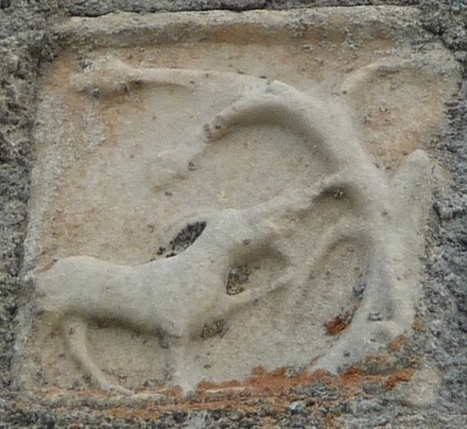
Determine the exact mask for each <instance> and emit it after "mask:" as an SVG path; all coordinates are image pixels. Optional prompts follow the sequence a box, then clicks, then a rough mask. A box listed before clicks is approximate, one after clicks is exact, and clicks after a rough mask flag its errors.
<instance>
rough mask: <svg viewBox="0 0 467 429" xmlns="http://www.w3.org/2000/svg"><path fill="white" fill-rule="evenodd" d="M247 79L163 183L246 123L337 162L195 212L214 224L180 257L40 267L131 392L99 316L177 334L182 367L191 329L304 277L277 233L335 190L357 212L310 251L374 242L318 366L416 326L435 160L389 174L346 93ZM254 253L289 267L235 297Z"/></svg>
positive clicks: (146, 74) (137, 79)
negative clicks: (352, 309)
mask: <svg viewBox="0 0 467 429" xmlns="http://www.w3.org/2000/svg"><path fill="white" fill-rule="evenodd" d="M113 70H114V72H115V73H116V74H117V77H118V79H119V80H120V81H123V82H125V83H126V84H127V85H130V86H131V85H133V84H135V83H137V84H138V85H141V84H154V85H159V84H171V85H187V86H189V84H188V82H191V81H197V80H200V79H201V76H202V75H204V74H205V72H197V71H186V70H185V71H184V70H177V71H176V72H174V73H175V74H171V72H170V73H169V72H168V71H167V70H158V69H148V70H145V71H141V70H138V71H136V70H135V69H132V68H131V67H129V66H126V65H123V64H122V63H116V64H114V66H113ZM212 74H215V73H212ZM90 76H91V78H92V74H90ZM87 78H88V79H89V76H88V77H87ZM237 78H238V79H242V78H243V77H237ZM116 79H117V78H116ZM118 79H117V80H118ZM245 79H249V81H248V82H250V81H251V84H252V87H253V90H252V91H249V92H247V93H246V94H245V95H242V96H241V97H240V98H239V99H238V100H237V101H235V102H233V103H232V104H231V105H230V106H228V107H226V108H225V109H224V110H223V111H221V112H220V113H219V114H218V115H217V116H216V117H215V118H214V119H213V120H211V121H210V122H209V123H208V124H206V125H205V126H204V127H203V128H202V129H201V130H200V132H199V133H200V134H199V135H200V136H201V138H199V139H198V140H197V143H196V144H194V145H193V146H192V147H191V150H190V151H188V152H187V153H184V152H181V151H180V150H178V149H177V148H176V149H174V150H173V151H165V152H164V154H163V156H162V157H161V163H162V164H163V163H164V160H165V159H170V168H169V169H163V168H159V169H156V170H157V171H159V173H160V174H161V176H160V177H159V176H158V179H157V180H158V182H160V183H163V182H164V181H165V182H169V181H170V180H173V178H174V177H175V176H178V177H180V178H183V176H184V172H185V171H186V170H187V166H188V164H189V163H190V162H191V160H193V159H194V158H195V157H197V156H202V154H203V152H204V151H205V150H206V148H207V147H208V146H209V144H215V142H216V141H219V140H221V139H222V138H223V137H224V136H226V135H227V134H228V133H231V132H235V130H236V128H237V127H241V126H253V125H265V124H269V125H274V126H278V127H280V128H282V129H284V130H286V131H288V132H290V133H293V134H297V135H300V136H301V137H303V138H304V139H305V140H306V141H307V142H308V143H309V144H310V145H313V149H314V151H315V153H316V154H317V156H320V157H322V158H323V159H326V160H327V162H328V163H329V165H332V169H333V171H332V172H331V173H330V175H329V176H328V177H327V178H324V179H323V180H321V181H318V182H317V183H315V184H311V185H310V186H308V187H307V188H306V189H297V190H295V191H292V192H288V193H286V192H284V195H282V196H278V197H276V198H274V199H271V200H270V201H267V202H264V203H262V204H257V205H254V206H252V207H250V208H247V209H243V210H234V209H229V210H221V211H218V212H214V213H210V214H208V215H205V216H197V217H196V218H194V219H192V220H191V221H192V222H194V221H196V222H198V223H203V224H205V228H204V230H203V231H202V233H201V235H200V236H199V237H198V238H197V239H196V241H195V242H194V243H193V244H192V245H191V246H190V247H188V248H187V249H186V250H184V251H183V252H181V253H180V254H178V255H176V256H174V257H172V258H168V259H159V260H155V261H152V262H149V263H146V264H142V265H137V266H123V265H116V264H113V263H110V262H105V261H102V260H99V259H95V258H91V257H86V256H75V257H70V258H66V259H62V260H59V261H58V262H57V263H55V265H53V267H52V268H50V269H49V270H47V271H43V272H39V273H36V274H35V281H36V286H37V290H38V292H39V294H40V296H41V297H40V304H41V306H42V307H43V309H44V311H45V313H46V315H45V316H44V317H47V318H48V319H49V320H50V321H51V322H50V323H52V324H53V325H57V326H58V325H60V326H62V333H63V335H64V337H65V339H66V342H67V344H68V347H69V350H70V352H71V355H72V356H73V357H74V359H75V360H76V362H77V363H78V364H79V366H80V367H81V369H82V370H83V371H85V372H87V373H89V374H90V375H91V378H92V380H93V381H94V382H95V383H97V384H98V386H99V387H100V388H102V389H104V390H114V391H118V392H122V393H131V392H130V391H128V390H127V389H125V388H123V387H122V386H119V385H115V384H112V383H111V382H110V381H108V380H107V378H106V377H105V375H104V374H103V372H102V370H101V369H100V368H98V366H97V365H96V364H95V363H94V362H93V360H92V358H91V356H90V354H89V352H88V349H87V345H86V325H87V323H88V322H89V321H92V320H105V321H107V322H109V323H114V324H116V325H119V326H123V327H125V328H128V329H131V330H137V331H139V332H145V333H149V334H153V335H155V336H163V337H165V338H167V339H168V342H169V344H170V348H171V350H173V353H174V362H175V366H176V365H177V353H182V352H183V351H184V350H186V349H187V347H189V341H190V339H191V338H192V337H193V336H199V335H201V331H202V329H203V326H204V325H206V324H210V323H214V322H215V321H217V320H220V319H224V318H226V317H228V316H229V315H231V314H232V313H234V312H235V311H237V310H238V309H241V308H244V307H246V306H249V305H252V304H253V303H254V302H256V301H258V300H260V299H261V298H262V297H264V296H266V295H267V294H270V293H273V292H274V291H276V290H277V289H279V288H284V287H293V285H294V284H296V283H297V282H300V281H302V280H303V279H304V278H306V276H307V275H308V272H307V271H306V269H305V267H303V266H302V265H301V264H300V262H299V261H297V260H294V259H293V258H290V257H289V255H287V254H286V253H284V252H283V251H282V249H281V247H280V245H279V244H278V242H279V241H280V239H281V237H284V236H285V235H287V233H288V232H289V231H290V229H292V228H294V227H295V224H294V217H296V216H300V215H302V214H304V213H311V212H312V211H313V207H314V206H315V204H318V203H319V201H320V199H322V198H325V197H330V198H347V199H349V200H350V201H352V203H353V204H352V213H351V215H352V222H351V223H349V222H342V223H337V224H336V225H334V226H333V227H332V228H330V230H328V231H325V232H323V235H322V239H321V240H320V242H319V243H317V246H316V253H315V254H314V255H310V257H311V258H312V259H313V260H315V261H318V260H319V259H320V258H323V257H324V256H325V255H326V254H327V253H329V252H330V250H331V249H332V248H333V247H334V246H335V245H336V244H337V243H339V242H341V241H345V240H354V241H356V242H358V243H359V244H360V245H361V246H363V247H364V248H365V249H367V250H366V252H367V265H368V270H367V274H366V278H365V282H366V284H367V288H366V290H365V292H364V296H363V300H362V302H361V305H360V306H359V308H358V310H357V311H356V313H355V315H354V317H353V320H352V323H351V325H350V327H349V328H348V329H347V330H346V331H345V332H344V333H343V334H342V335H341V336H340V337H339V339H338V340H337V341H336V342H335V344H334V345H333V346H332V347H331V348H330V349H329V351H328V352H327V353H326V354H325V355H323V356H322V357H321V358H320V359H319V360H318V361H317V362H316V364H315V367H320V368H324V369H327V370H329V371H331V372H336V371H337V370H338V368H339V367H340V366H341V365H343V364H346V363H349V362H354V361H356V360H358V359H361V358H362V357H363V356H364V355H365V354H366V353H368V352H369V351H370V350H372V349H373V348H375V347H378V346H379V345H381V344H384V343H386V342H387V341H390V340H391V339H392V338H394V337H395V336H397V335H400V334H401V333H403V332H404V331H405V330H407V329H408V328H409V326H410V324H411V321H412V319H413V306H412V298H411V296H412V295H411V293H410V292H409V293H408V292H407V291H408V290H409V291H410V290H411V289H414V290H415V289H417V283H418V270H417V268H416V267H411V266H410V265H408V264H407V262H406V260H405V258H406V255H407V254H408V253H410V252H413V245H414V243H417V242H419V239H418V233H419V227H420V225H419V222H420V221H419V219H420V218H421V216H420V213H422V212H423V210H424V208H423V207H418V206H414V205H413V204H412V201H413V199H414V198H415V199H416V200H418V198H417V197H416V195H417V194H420V193H425V194H426V193H427V192H429V185H427V184H426V181H425V179H424V177H425V175H426V172H427V169H428V167H429V162H428V159H427V157H426V155H425V154H424V153H423V152H422V151H415V152H414V153H412V154H411V155H410V156H409V157H407V159H406V161H405V164H404V165H402V166H401V167H400V168H399V170H398V171H397V173H395V174H393V175H392V176H389V175H387V173H385V172H383V171H381V170H380V169H378V168H377V167H376V166H375V165H374V163H373V162H372V160H371V158H370V157H369V156H368V155H367V154H366V153H365V151H364V150H363V148H362V145H361V144H360V137H359V135H358V134H357V133H356V132H355V130H354V127H353V125H352V123H351V120H350V118H349V116H348V115H347V114H346V112H345V109H343V108H342V107H341V106H339V104H338V103H336V102H334V101H331V100H328V101H326V102H324V101H322V100H319V99H315V98H312V97H310V96H308V95H306V94H305V93H303V92H301V91H298V90H296V89H295V88H292V87H290V86H288V85H286V84H284V83H280V82H277V81H274V82H266V81H264V80H261V79H255V78H251V77H245ZM88 83H89V82H88ZM94 84H97V83H95V82H94V83H93V85H94ZM75 85H77V88H78V89H80V88H81V89H83V90H87V89H86V88H88V89H89V85H88V86H86V85H84V84H83V85H81V86H79V85H80V82H79V80H77V82H75ZM117 86H118V87H119V88H120V87H121V85H117ZM109 88H110V89H109ZM109 88H108V87H107V86H106V91H107V92H109V91H112V86H110V87H109ZM161 167H163V165H161ZM156 170H154V171H156ZM161 172H162V173H161ZM180 227H183V225H180ZM255 252H256V253H260V252H275V253H276V254H278V255H279V256H280V258H281V260H282V261H283V263H284V266H285V269H284V272H283V273H282V275H280V276H279V278H278V279H276V280H275V281H273V282H272V283H271V284H264V285H262V286H261V287H255V288H246V290H244V291H242V292H241V293H238V294H235V295H230V294H228V293H226V287H225V284H226V279H227V277H228V274H229V269H230V268H231V267H232V266H235V264H237V263H238V261H240V260H244V259H245V258H248V255H252V254H254V253H255ZM370 315H373V317H370ZM374 315H377V317H375V316H374ZM174 383H175V384H181V385H183V380H177V379H175V380H174Z"/></svg>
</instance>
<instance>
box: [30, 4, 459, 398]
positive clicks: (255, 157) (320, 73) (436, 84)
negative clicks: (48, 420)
mask: <svg viewBox="0 0 467 429" xmlns="http://www.w3.org/2000/svg"><path fill="white" fill-rule="evenodd" d="M370 10H371V13H365V12H363V11H362V10H351V9H349V10H339V11H331V10H315V11H313V12H304V11H301V13H300V16H298V15H297V14H296V13H294V12H284V13H281V12H274V13H272V12H252V13H245V14H241V15H236V14H228V13H224V12H219V13H217V12H213V13H205V14H195V13H186V14H175V15H170V14H167V15H166V14H158V15H154V16H149V17H148V16H146V17H137V18H134V17H133V18H134V21H133V22H132V27H128V26H129V24H128V20H127V18H128V17H127V16H126V14H118V15H110V16H107V17H102V18H94V19H74V20H71V21H69V22H68V23H66V24H64V25H63V26H62V27H60V28H58V29H57V32H59V33H60V34H62V36H63V37H64V38H65V39H67V40H70V41H71V42H70V43H71V46H73V49H71V50H70V51H68V52H64V53H63V54H62V55H61V57H59V58H58V59H57V60H56V61H55V63H54V65H53V66H52V67H51V68H50V70H49V71H48V73H47V76H46V78H45V79H44V82H43V86H42V89H41V92H40V96H39V97H40V107H39V111H38V123H37V126H36V133H35V139H36V141H37V161H36V166H35V170H34V176H33V183H32V187H33V197H32V200H31V204H30V206H31V209H30V213H31V219H30V228H29V235H28V240H27V245H28V249H27V250H28V254H27V258H26V262H25V271H28V272H29V274H28V275H29V276H30V277H31V279H32V281H33V282H34V285H35V288H36V292H37V293H36V295H37V300H36V302H35V303H34V305H32V306H31V323H30V325H28V326H30V328H29V329H30V332H29V341H28V342H27V344H25V345H24V353H23V355H24V356H25V357H24V361H23V362H22V365H23V366H25V367H26V368H29V370H28V371H23V373H26V372H27V373H31V372H34V371H32V369H36V370H37V371H36V373H40V377H36V378H35V379H34V380H32V378H31V377H29V378H28V377H27V376H24V380H23V381H24V382H25V383H27V384H29V385H31V384H34V385H35V386H36V388H37V389H43V390H48V389H51V388H60V389H65V388H70V387H71V388H73V389H75V390H79V389H84V388H87V387H88V386H89V385H90V384H91V385H94V386H97V387H99V388H101V389H103V390H106V391H116V392H120V393H128V394H130V393H132V392H135V391H138V392H141V391H148V390H149V391H158V392H163V391H164V388H166V387H167V386H181V387H182V389H183V390H184V391H189V390H192V389H194V388H196V386H197V384H198V383H199V382H201V381H203V380H206V381H210V382H223V381H228V380H233V379H239V380H242V379H245V378H246V377H248V376H249V375H250V374H251V371H252V370H253V369H254V368H255V367H259V366H261V367H263V368H265V369H266V370H272V369H276V368H279V367H284V366H285V367H291V368H295V369H297V368H300V369H303V368H306V369H307V370H310V371H312V370H314V369H318V368H322V369H325V370H328V371H330V372H333V373H335V372H337V371H338V370H339V369H340V368H342V367H345V366H346V365H350V364H352V363H355V362H358V361H359V360H361V359H363V358H364V357H365V355H367V354H368V353H370V352H373V351H375V350H377V349H378V348H380V347H382V346H384V345H385V344H387V343H388V342H390V341H391V340H393V339H394V338H395V337H397V336H399V335H403V334H405V335H408V334H409V333H410V328H411V324H412V322H413V319H414V314H415V309H414V305H415V303H416V301H417V297H418V296H419V294H420V288H421V287H420V284H421V273H422V263H421V261H420V258H421V257H422V256H423V252H424V227H425V225H426V221H427V214H428V211H429V203H430V193H431V181H432V170H433V168H434V166H433V165H432V164H431V161H430V159H429V157H428V155H427V149H429V142H430V138H431V136H432V134H433V133H434V132H435V131H436V127H437V126H439V125H440V123H441V122H442V121H443V118H444V116H443V102H444V100H445V99H447V98H448V97H449V96H450V95H451V94H452V93H453V92H454V91H455V90H456V88H457V86H456V85H457V82H458V79H459V74H458V69H457V66H456V64H455V62H454V61H453V59H452V58H451V57H450V56H449V54H448V53H447V52H446V51H445V50H444V49H443V48H442V47H441V46H439V45H437V44H435V43H431V44H429V46H428V47H427V46H426V45H424V47H423V48H419V47H417V46H415V47H414V45H415V44H414V43H413V40H412V43H410V40H408V37H407V36H408V34H409V35H410V36H414V35H416V36H417V37H420V38H423V37H428V36H426V35H424V33H423V32H421V30H417V29H413V28H411V27H410V24H409V23H410V13H411V12H410V11H407V10H403V11H402V10H400V9H398V8H389V9H387V10H386V9H384V8H380V9H370ZM299 18H300V19H299ZM343 20H344V21H345V22H346V26H347V27H346V29H347V30H345V29H343V27H342V22H343ZM391 20H392V21H391ZM324 23H325V24H324ZM188 24H189V28H190V31H188V30H187V28H188V27H187V25H188ZM396 24H397V25H396ZM125 26H127V27H128V28H129V29H128V33H125V31H124V30H122V28H123V29H125V28H126V27H125ZM323 26H324V27H323ZM394 26H396V27H397V28H396V30H394ZM117 29H119V30H118V31H117ZM358 29H359V30H358ZM389 29H392V30H389ZM357 30H358V31H357ZM391 31H392V32H391ZM406 33H408V34H406ZM121 34H123V35H124V36H123V35H122V36H120V35H121ZM112 35H114V37H113V38H112V37H111V36H112ZM91 40H95V42H94V43H91ZM99 43H101V44H102V46H100V45H99ZM427 43H428V42H427ZM96 44H97V45H96ZM92 45H94V48H95V49H90V48H89V46H92ZM28 320H29V319H28ZM25 324H27V323H25ZM25 329H27V328H25Z"/></svg>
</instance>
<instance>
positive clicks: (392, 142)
mask: <svg viewBox="0 0 467 429" xmlns="http://www.w3.org/2000/svg"><path fill="white" fill-rule="evenodd" d="M431 55H434V56H435V57H439V58H438V60H439V63H440V64H443V67H442V69H443V70H441V67H440V69H439V70H438V69H436V68H435V67H433V66H432V64H433V62H431V61H430V62H429V64H427V62H426V58H424V57H425V56H426V54H413V55H412V56H411V57H410V58H409V59H401V58H396V57H386V58H382V59H381V60H379V61H377V62H373V63H370V64H368V65H365V66H362V67H360V68H358V69H355V70H353V71H351V72H350V73H348V74H347V75H346V77H345V78H344V80H343V81H342V82H341V84H340V88H339V89H340V90H339V94H340V98H341V99H342V100H343V101H345V103H346V104H347V105H348V106H349V107H350V110H351V111H352V113H353V115H354V120H355V121H356V122H357V123H360V124H361V126H362V128H363V133H364V137H365V139H364V140H365V141H364V146H365V149H366V150H367V152H368V153H370V154H371V155H373V156H375V157H376V158H378V159H380V160H381V161H382V163H383V164H384V165H385V166H386V167H390V168H391V167H394V166H397V165H398V164H399V161H400V159H401V158H402V157H403V156H404V155H407V154H408V153H411V152H413V151H414V150H416V149H418V148H424V147H426V145H427V143H428V139H429V138H430V134H432V133H433V131H434V130H435V129H436V126H437V125H439V123H440V122H441V121H442V119H443V117H444V102H445V100H446V99H448V98H449V97H451V96H452V94H453V92H455V91H456V88H457V82H458V77H459V72H458V65H457V64H456V63H455V61H454V60H452V59H451V58H449V57H447V56H446V54H445V53H444V51H442V50H434V51H433V52H431V53H430V56H431ZM430 65H431V66H430Z"/></svg>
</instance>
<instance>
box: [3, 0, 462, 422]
mask: <svg viewBox="0 0 467 429" xmlns="http://www.w3.org/2000/svg"><path fill="white" fill-rule="evenodd" d="M352 3H353V2H346V4H352ZM401 3H402V2H401ZM280 6H281V7H285V6H286V4H285V3H281V4H280ZM188 7H190V6H187V8H188ZM421 9H422V11H423V15H422V16H421V18H420V20H421V22H422V23H423V25H424V26H425V28H427V29H428V30H429V31H430V32H432V34H433V35H434V37H436V38H440V39H441V40H443V41H444V42H445V44H446V45H447V46H448V47H449V48H450V49H451V50H452V51H453V52H454V53H455V54H456V56H457V58H458V59H459V61H461V62H462V63H463V64H464V66H465V63H466V59H467V55H466V52H465V49H466V42H465V40H466V39H465V37H463V36H464V34H465V31H466V22H467V21H466V20H467V18H466V12H465V10H466V8H465V2H463V1H455V2H451V1H445V2H444V1H443V2H441V1H434V0H433V1H422V2H421ZM63 13H72V12H71V11H70V9H66V6H65V5H64V4H60V9H58V5H57V3H56V2H52V1H49V2H26V1H24V2H23V1H14V0H12V1H4V0H3V1H2V2H1V3H0V35H1V42H0V55H1V59H2V61H0V75H1V85H0V131H1V134H0V150H1V154H0V162H1V166H0V169H1V177H2V179H1V180H2V182H1V184H2V185H1V189H2V192H1V193H0V200H1V205H0V207H1V211H2V213H1V224H0V231H1V233H0V234H1V235H0V243H1V258H2V262H1V263H0V266H1V274H0V282H1V289H0V297H1V307H0V317H1V326H0V346H1V349H0V365H1V371H0V372H1V380H0V382H1V383H2V389H1V398H0V416H1V417H0V427H1V428H20V427H24V428H27V427H29V428H45V427H48V428H50V427H57V428H59V427H70V426H71V425H72V424H75V425H77V427H109V426H111V427H112V426H113V427H115V428H130V427H135V426H139V427H152V428H155V427H157V428H164V427H189V425H191V426H192V427H193V426H194V427H196V426H202V425H204V427H238V426H239V425H240V424H239V422H245V425H246V426H245V427H254V426H255V425H257V426H258V427H260V425H261V421H262V419H264V414H261V413H259V412H258V413H251V412H243V411H242V412H236V413H229V412H225V411H219V410H214V411H213V410H211V411H207V412H205V413H204V412H201V413H194V414H193V413H190V412H187V411H177V412H171V413H166V414H163V415H162V416H160V417H157V418H155V419H150V418H130V419H127V420H125V419H119V418H115V419H114V420H113V421H112V422H109V420H108V417H107V416H106V415H104V414H102V413H101V412H96V411H95V410H96V408H99V404H96V403H95V402H93V401H86V400H85V399H83V400H82V402H80V403H79V404H78V405H74V406H72V405H70V406H69V407H68V411H66V412H63V411H58V410H57V409H56V408H53V407H51V406H48V405H47V404H37V403H34V402H31V403H28V404H27V406H26V407H25V406H24V405H21V404H24V398H23V401H22V402H21V403H20V402H19V400H18V398H17V397H16V395H15V391H14V388H13V386H12V380H11V377H10V363H11V357H12V354H13V353H14V343H15V334H16V332H17V321H18V319H17V314H18V308H21V306H22V305H23V304H24V303H25V302H27V297H28V294H29V293H30V290H29V287H28V286H27V285H25V284H23V283H21V281H20V280H19V269H20V266H21V260H22V255H23V246H22V242H23V239H24V234H25V230H26V220H27V210H26V209H27V207H26V202H27V198H28V189H29V185H28V183H29V171H30V166H31V162H32V160H33V155H32V150H31V134H30V133H31V126H32V125H33V123H34V94H35V90H36V85H37V78H38V74H39V71H40V70H41V67H46V66H47V63H48V62H49V61H50V60H51V59H52V57H53V54H54V52H55V51H56V48H57V47H56V44H55V43H56V42H55V41H53V38H52V35H51V34H50V33H49V32H48V28H49V27H48V23H50V21H53V20H55V17H56V16H57V15H60V14H63ZM429 42H430V41H429V40H426V41H419V43H420V44H421V45H422V44H423V43H429ZM466 88H467V82H466V81H464V86H463V88H462V90H460V91H459V94H458V95H457V96H456V97H454V99H453V100H452V103H450V104H449V106H448V107H447V108H448V111H449V115H450V118H451V120H450V125H449V127H447V128H446V129H445V130H442V131H441V132H440V133H439V138H438V139H437V140H436V141H433V145H434V146H435V147H436V153H437V157H438V159H439V160H440V161H441V162H444V163H445V165H446V166H448V167H449V168H450V170H451V172H452V179H453V180H452V182H451V184H450V185H449V186H446V187H444V188H442V189H439V190H438V193H437V195H436V200H435V201H434V204H433V213H434V214H436V216H438V219H437V220H436V218H435V220H434V221H433V224H432V228H431V232H430V237H431V241H430V254H429V256H428V260H427V272H428V274H429V279H428V280H427V282H426V284H425V287H424V292H425V298H424V301H423V305H422V306H421V308H420V312H421V313H422V314H423V318H424V326H423V328H422V329H421V331H420V333H419V334H418V339H417V340H416V341H415V342H414V343H413V344H411V354H421V355H422V356H425V357H427V358H430V359H431V360H432V361H433V362H434V363H435V364H436V365H437V366H439V368H440V370H441V373H442V374H443V375H442V385H441V388H440V390H439V396H438V398H437V400H436V401H435V402H434V404H433V405H431V406H430V407H429V408H428V409H421V410H420V409H413V408H411V407H407V406H405V405H402V404H400V403H398V402H397V401H396V400H395V398H394V396H392V394H391V393H385V394H383V395H381V394H379V393H375V394H374V395H375V397H374V399H373V400H374V401H376V402H375V403H378V401H382V402H381V403H382V404H383V405H384V407H383V408H380V407H379V406H372V405H371V403H365V405H364V406H362V405H360V406H357V405H356V404H362V402H361V400H357V401H356V402H355V404H354V405H352V404H350V403H347V402H346V400H344V399H343V400H342V405H343V406H342V409H341V414H342V415H341V417H340V418H339V422H340V424H341V426H342V427H348V428H354V427H355V428H356V427H361V428H367V427H368V428H369V427H385V425H386V427H398V428H399V427H400V428H451V427H452V428H457V427H463V426H464V425H465V422H466V415H467V408H466V402H467V401H466V392H467V362H466V360H465V356H466V355H467V334H466V329H465V326H466V319H467V311H466V289H465V285H466V284H467V281H466V280H467V279H466V273H465V269H464V268H465V264H466V261H465V232H466V222H465V217H466V213H467V210H466V203H465V201H466V199H467V197H466V189H465V171H466V170H465V169H466V162H467V156H466V150H465V147H466V144H467V129H466V123H467V120H466V111H467V110H466V109H467V107H466V106H467V89H466ZM314 389H315V390H310V391H309V392H308V393H307V395H308V396H307V398H313V397H315V398H316V397H318V396H317V395H325V394H326V392H325V391H323V390H322V389H321V390H320V389H317V387H316V385H315V386H314ZM368 391H369V392H370V390H368ZM367 395H368V394H367ZM355 406H357V408H355ZM93 410H94V411H93ZM352 410H357V412H353V411H352ZM325 411H326V410H324V409H323V410H321V411H320V412H316V413H315V414H314V415H312V414H309V413H308V414H307V413H306V412H303V413H302V412H300V411H299V412H296V413H295V414H294V415H293V416H291V415H290V414H287V413H278V412H276V413H274V412H272V413H270V414H269V417H270V418H271V419H273V420H274V421H275V422H276V426H277V427H294V426H295V427H313V426H316V427H325V423H324V414H323V413H324V412H325ZM361 411H364V414H363V415H361V414H359V413H360V412H361ZM339 422H336V424H337V423H339Z"/></svg>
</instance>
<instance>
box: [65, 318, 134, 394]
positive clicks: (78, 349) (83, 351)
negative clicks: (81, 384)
mask: <svg viewBox="0 0 467 429" xmlns="http://www.w3.org/2000/svg"><path fill="white" fill-rule="evenodd" d="M63 334H64V336H65V340H66V343H67V345H68V347H69V350H70V353H71V355H72V357H73V359H74V360H75V361H76V363H77V364H78V365H79V367H80V368H81V369H82V370H83V371H85V372H86V373H87V374H89V375H90V376H91V379H92V381H93V382H94V383H96V384H97V385H98V386H99V388H101V389H102V390H105V391H107V392H112V391H113V392H117V393H122V394H124V395H133V394H134V393H133V392H132V391H131V390H128V389H125V388H124V387H122V386H118V385H114V384H112V383H110V382H109V381H108V380H107V378H106V377H105V375H104V373H103V372H102V371H101V370H100V369H99V368H98V366H97V365H96V364H95V363H94V362H93V361H92V359H91V357H90V356H89V353H88V349H87V345H86V323H85V322H84V321H83V320H81V319H76V318H72V319H68V320H66V321H65V323H64V325H63Z"/></svg>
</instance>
